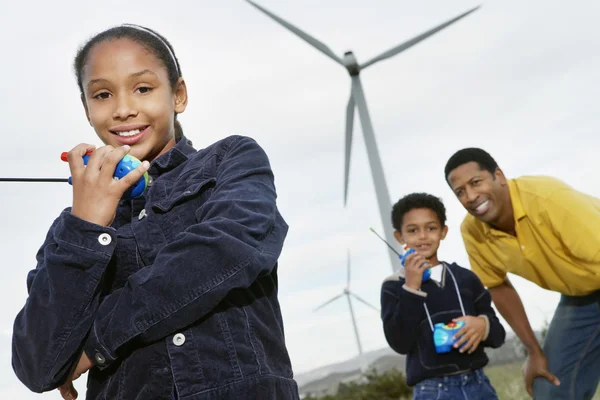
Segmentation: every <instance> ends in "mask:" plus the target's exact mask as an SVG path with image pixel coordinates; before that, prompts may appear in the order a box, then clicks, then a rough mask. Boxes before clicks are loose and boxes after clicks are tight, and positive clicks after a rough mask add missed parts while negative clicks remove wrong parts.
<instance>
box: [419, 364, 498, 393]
mask: <svg viewBox="0 0 600 400" xmlns="http://www.w3.org/2000/svg"><path fill="white" fill-rule="evenodd" d="M413 399H414V400H498V395H497V394H496V391H495V390H494V388H493V387H492V384H491V383H490V381H489V379H488V377H487V376H486V375H485V374H484V373H483V370H482V369H477V370H475V371H472V372H466V373H464V374H459V375H451V376H444V377H441V378H430V379H425V380H423V381H421V382H419V383H417V384H416V385H415V387H414V397H413Z"/></svg>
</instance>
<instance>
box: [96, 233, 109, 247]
mask: <svg viewBox="0 0 600 400" xmlns="http://www.w3.org/2000/svg"><path fill="white" fill-rule="evenodd" d="M98 242H100V244H101V245H102V246H108V245H109V244H110V242H112V237H110V235H109V234H108V233H103V234H102V235H100V236H98Z"/></svg>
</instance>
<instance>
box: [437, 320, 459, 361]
mask: <svg viewBox="0 0 600 400" xmlns="http://www.w3.org/2000/svg"><path fill="white" fill-rule="evenodd" d="M463 326H465V323H464V322H463V321H458V322H450V323H448V324H444V323H442V322H438V323H437V324H435V325H434V328H433V344H434V345H435V352H436V353H438V354H442V353H449V352H451V351H452V346H453V345H454V343H456V342H457V341H458V339H460V338H457V339H456V340H454V334H456V332H458V331H459V330H460V328H462V327H463Z"/></svg>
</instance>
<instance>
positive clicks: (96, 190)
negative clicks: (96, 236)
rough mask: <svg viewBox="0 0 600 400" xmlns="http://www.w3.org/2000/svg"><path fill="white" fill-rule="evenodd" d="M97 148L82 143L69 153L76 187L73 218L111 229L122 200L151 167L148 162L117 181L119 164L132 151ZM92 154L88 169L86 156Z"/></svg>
mask: <svg viewBox="0 0 600 400" xmlns="http://www.w3.org/2000/svg"><path fill="white" fill-rule="evenodd" d="M94 148H95V147H94V146H93V145H89V144H85V143H82V144H79V145H77V146H76V147H75V148H73V150H71V151H70V152H69V153H68V160H69V168H70V169H71V179H72V183H73V207H72V209H71V214H73V215H75V216H76V217H78V218H81V219H83V220H86V221H89V222H91V223H94V224H97V225H102V226H109V225H110V224H111V223H112V221H113V219H114V218H115V215H116V212H117V206H118V204H119V201H120V200H121V197H122V196H123V194H124V193H125V191H127V189H129V187H131V185H133V184H135V183H136V182H137V181H138V179H140V178H141V177H142V175H143V174H144V173H145V172H146V171H147V170H148V168H149V166H150V163H148V161H144V162H142V163H141V164H140V166H139V167H137V168H136V169H135V170H133V171H131V172H129V173H128V174H127V175H125V176H124V177H123V178H122V179H120V180H114V179H113V175H114V173H115V169H116V167H117V164H118V163H119V161H121V159H122V158H123V157H124V156H125V155H126V154H127V153H128V152H129V149H130V147H129V146H127V145H125V146H122V147H117V148H114V147H112V146H103V147H100V148H98V149H96V150H94ZM90 150H93V153H92V154H91V155H90V158H89V160H88V163H87V166H85V165H84V164H83V156H84V155H85V154H86V153H87V152H88V151H90Z"/></svg>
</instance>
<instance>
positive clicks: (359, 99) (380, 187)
mask: <svg viewBox="0 0 600 400" xmlns="http://www.w3.org/2000/svg"><path fill="white" fill-rule="evenodd" d="M246 1H247V2H248V3H250V4H252V5H253V6H254V7H256V8H257V9H259V10H260V11H262V12H263V13H265V14H266V15H268V16H269V17H271V18H272V19H274V20H275V21H276V22H278V23H279V24H281V25H282V26H283V27H284V28H286V29H288V30H290V31H291V32H292V33H294V34H296V35H297V36H299V37H300V38H301V39H303V40H304V41H306V42H307V43H308V44H310V45H311V46H313V47H314V48H316V49H317V50H319V51H320V52H321V53H323V54H325V55H326V56H327V57H329V58H331V59H332V60H333V61H335V62H337V63H338V64H341V65H342V66H343V67H345V68H346V70H348V73H349V74H350V77H351V79H352V87H351V91H350V99H349V100H348V106H347V108H346V157H345V168H344V205H346V201H347V197H348V174H349V170H350V155H351V150H352V128H353V124H354V109H355V108H358V115H359V117H360V122H361V125H362V131H363V135H364V138H365V145H366V147H367V155H368V157H369V164H370V165H371V174H372V175H373V182H374V184H375V193H376V195H377V202H378V204H379V212H380V215H381V222H382V224H383V230H384V234H385V237H386V239H387V241H388V242H389V243H394V242H395V241H394V235H393V228H392V224H391V217H390V216H391V210H392V204H391V202H390V194H389V190H388V187H387V183H386V180H385V175H384V173H383V166H382V164H381V159H380V157H379V151H378V150H377V143H376V141H375V134H374V133H373V125H372V123H371V117H370V116H369V111H368V109H367V101H366V99H365V94H364V91H363V87H362V84H361V82H360V72H361V71H362V70H364V69H365V68H367V67H368V66H371V65H373V64H375V63H376V62H379V61H383V60H385V59H388V58H390V57H393V56H395V55H397V54H398V53H400V52H402V51H404V50H407V49H409V48H410V47H412V46H414V45H415V44H417V43H419V42H421V41H423V40H425V39H427V38H428V37H429V36H431V35H433V34H435V33H437V32H439V31H441V30H442V29H444V28H446V27H448V26H450V25H452V24H453V23H455V22H457V21H458V20H460V19H462V18H464V17H466V16H467V15H469V14H471V13H472V12H474V11H476V10H477V9H479V8H480V6H477V7H475V8H473V9H471V10H469V11H467V12H465V13H463V14H460V15H459V16H457V17H455V18H452V19H451V20H448V21H446V22H444V23H443V24H441V25H438V26H436V27H435V28H433V29H430V30H428V31H426V32H424V33H422V34H420V35H418V36H415V37H414V38H412V39H410V40H407V41H406V42H404V43H401V44H399V45H398V46H396V47H393V48H391V49H390V50H388V51H385V52H383V53H381V54H380V55H378V56H377V57H374V58H372V59H371V60H369V61H367V62H365V63H363V64H358V61H357V60H356V57H355V56H354V54H353V52H352V51H347V52H346V53H344V57H343V58H339V57H338V56H337V55H335V53H334V52H333V51H331V49H330V48H329V47H327V46H326V45H325V44H323V43H322V42H320V41H319V40H317V39H315V38H314V37H312V36H310V35H309V34H308V33H306V32H304V31H302V30H300V29H299V28H297V27H295V26H294V25H292V24H290V23H289V22H287V21H285V20H283V19H281V18H280V17H278V16H277V15H275V14H273V13H271V12H270V11H268V10H266V9H265V8H263V7H261V6H259V5H258V4H256V3H255V2H253V1H251V0H246ZM388 255H389V257H390V262H391V267H392V271H397V270H399V269H400V268H401V264H400V261H399V260H398V256H397V255H396V254H395V253H394V252H393V251H392V250H389V251H388Z"/></svg>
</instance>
